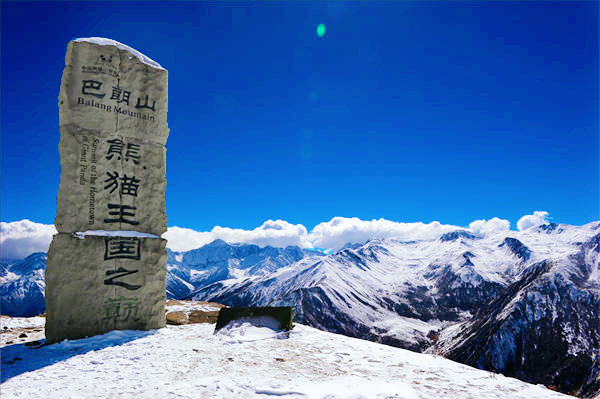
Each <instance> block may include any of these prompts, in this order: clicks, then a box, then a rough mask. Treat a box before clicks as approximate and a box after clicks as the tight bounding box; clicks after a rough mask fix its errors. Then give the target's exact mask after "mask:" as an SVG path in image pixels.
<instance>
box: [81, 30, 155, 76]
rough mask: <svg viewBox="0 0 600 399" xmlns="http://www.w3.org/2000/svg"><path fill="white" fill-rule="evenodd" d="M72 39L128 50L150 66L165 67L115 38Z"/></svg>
mask: <svg viewBox="0 0 600 399" xmlns="http://www.w3.org/2000/svg"><path fill="white" fill-rule="evenodd" d="M74 41H75V42H88V43H94V44H98V45H100V46H115V47H117V48H119V49H121V50H125V51H128V52H129V53H130V54H131V55H133V56H134V57H136V58H137V59H138V60H140V61H141V62H143V63H144V64H146V65H149V66H151V67H152V68H157V69H165V68H163V67H162V66H161V65H160V64H159V63H158V62H156V61H154V60H153V59H151V58H150V57H148V56H146V55H144V54H142V53H141V52H139V51H138V50H136V49H134V48H132V47H129V46H128V45H126V44H123V43H120V42H118V41H116V40H113V39H107V38H105V37H80V38H78V39H75V40H74Z"/></svg>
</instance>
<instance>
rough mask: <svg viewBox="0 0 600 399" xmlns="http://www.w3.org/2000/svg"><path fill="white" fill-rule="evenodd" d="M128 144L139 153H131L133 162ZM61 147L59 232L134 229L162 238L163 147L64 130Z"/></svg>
mask: <svg viewBox="0 0 600 399" xmlns="http://www.w3.org/2000/svg"><path fill="white" fill-rule="evenodd" d="M115 140H116V141H115ZM121 142H122V143H123V151H122V153H119V152H117V151H118V150H119V147H120V143H121ZM129 145H133V146H135V147H132V148H135V150H136V151H135V154H133V152H131V150H130V155H135V158H132V157H127V156H126V154H127V149H126V148H127V146H129ZM59 148H60V161H61V162H60V163H61V179H60V186H59V190H58V210H57V214H56V219H55V225H56V229H57V230H58V231H59V232H64V233H71V232H75V231H86V230H135V231H141V232H145V233H152V234H156V235H160V234H162V233H163V232H165V231H166V230H167V216H166V211H165V189H166V185H167V181H166V179H165V173H166V167H165V165H166V150H165V147H164V146H163V145H160V144H153V143H144V142H142V141H140V140H139V139H130V138H124V137H116V136H113V137H110V138H105V137H102V136H100V135H98V134H97V133H94V132H91V131H84V130H77V129H76V128H74V127H63V128H62V134H61V140H60V147H59ZM136 162H137V164H136ZM121 206H124V207H126V208H123V210H124V213H121V208H120V207H121Z"/></svg>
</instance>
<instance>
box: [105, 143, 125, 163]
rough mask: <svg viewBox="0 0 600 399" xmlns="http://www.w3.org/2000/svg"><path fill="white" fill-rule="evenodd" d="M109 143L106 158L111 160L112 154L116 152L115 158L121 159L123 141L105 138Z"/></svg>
mask: <svg viewBox="0 0 600 399" xmlns="http://www.w3.org/2000/svg"><path fill="white" fill-rule="evenodd" d="M106 142H107V143H109V144H110V146H109V147H108V152H107V153H106V159H108V160H111V159H112V157H113V154H118V155H117V159H118V160H121V153H122V152H123V141H122V140H120V139H112V140H106Z"/></svg>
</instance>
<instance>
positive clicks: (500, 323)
mask: <svg viewBox="0 0 600 399" xmlns="http://www.w3.org/2000/svg"><path fill="white" fill-rule="evenodd" d="M598 233H599V234H596V235H595V236H594V237H592V238H591V239H589V240H588V241H587V242H582V243H581V244H579V245H577V247H579V248H580V251H579V252H578V253H575V254H572V253H564V254H562V256H558V257H554V259H552V260H550V261H547V260H545V261H542V262H539V263H536V264H534V265H533V266H531V267H529V268H527V269H526V270H525V271H524V272H523V275H522V276H521V278H520V279H519V280H518V281H517V282H515V283H514V284H512V285H510V286H509V287H508V288H507V289H506V290H505V293H504V295H502V296H500V297H497V298H495V299H494V300H493V301H492V302H491V303H490V304H489V305H487V306H485V307H483V308H482V309H481V310H480V312H479V313H478V314H477V315H476V316H475V317H474V318H472V319H471V320H469V321H468V322H465V323H463V324H462V325H460V326H457V327H452V328H450V329H448V330H446V331H443V332H442V334H441V337H440V341H439V342H438V345H436V348H435V349H434V350H435V351H437V352H441V353H444V354H446V355H447V356H449V357H450V358H452V359H455V360H457V361H460V362H462V363H466V364H470V365H473V366H476V367H480V368H485V369H487V370H493V371H497V372H502V373H504V374H507V375H511V376H515V377H517V378H521V379H524V380H527V381H530V382H542V381H543V382H544V383H546V384H551V385H554V386H557V387H559V388H560V389H561V391H563V392H570V393H573V394H579V395H584V396H588V397H592V396H594V395H598V394H600V279H599V278H598V276H599V273H598V271H599V269H600V231H599V232H598ZM579 238H582V237H579Z"/></svg>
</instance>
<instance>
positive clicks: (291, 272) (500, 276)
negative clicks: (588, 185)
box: [194, 222, 600, 395]
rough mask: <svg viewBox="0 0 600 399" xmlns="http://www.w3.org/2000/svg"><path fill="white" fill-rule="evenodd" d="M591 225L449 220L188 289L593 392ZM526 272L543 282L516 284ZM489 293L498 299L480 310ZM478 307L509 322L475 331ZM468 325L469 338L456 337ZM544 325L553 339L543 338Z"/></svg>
mask: <svg viewBox="0 0 600 399" xmlns="http://www.w3.org/2000/svg"><path fill="white" fill-rule="evenodd" d="M598 233H600V223H598V222H595V223H591V224H588V225H585V226H581V227H577V226H568V225H556V224H550V225H544V226H540V227H536V228H532V229H529V230H525V231H522V232H496V233H493V234H487V235H475V234H472V233H470V232H466V231H457V232H452V233H448V234H445V235H444V236H442V237H440V238H439V239H437V240H429V241H413V242H402V241H397V240H392V239H387V240H373V241H370V242H368V243H366V244H364V245H362V246H360V247H357V248H346V249H344V250H342V251H340V252H338V253H336V254H333V255H330V256H327V257H324V258H321V259H319V260H317V261H314V260H311V259H305V260H302V261H300V262H297V263H296V264H293V265H290V266H289V267H284V268H281V269H279V270H277V271H276V272H274V273H271V274H268V275H265V276H262V277H260V276H258V277H257V276H254V277H250V278H246V279H238V280H237V281H235V280H228V281H222V282H217V283H214V284H212V285H210V286H208V287H205V288H203V289H201V290H198V291H197V292H196V293H195V295H194V299H196V300H211V301H216V302H220V303H224V304H226V305H249V304H252V305H289V306H294V308H295V312H296V319H297V320H298V321H300V322H302V323H305V324H308V325H311V326H313V327H317V328H319V329H324V330H328V331H332V332H336V333H343V334H346V335H349V336H353V337H359V338H363V339H368V340H375V341H378V342H383V343H387V344H391V345H394V346H399V347H403V348H409V349H413V350H417V351H422V350H424V349H426V348H428V347H430V346H431V345H432V344H434V343H435V342H436V341H437V340H438V339H440V338H438V337H439V336H440V333H441V341H442V342H440V343H439V347H436V348H433V349H432V350H442V351H443V352H444V353H449V354H450V356H454V358H455V359H457V360H460V361H464V362H469V364H472V365H474V366H477V367H482V368H487V369H490V370H498V371H502V372H505V373H510V374H511V375H514V376H518V377H519V378H522V379H525V380H529V381H535V382H546V383H553V384H556V385H557V386H558V387H559V388H560V389H562V390H563V391H565V392H572V391H575V392H581V393H584V394H587V395H591V393H595V392H596V391H598V387H596V385H594V381H595V380H596V378H597V377H598V376H599V374H598V369H599V368H600V367H599V365H598V363H599V359H598V352H599V351H598V348H599V347H600V345H599V344H598V343H599V342H600V326H599V325H598V322H599V320H600V289H599V287H600V280H599V277H600V271H599V267H598V256H597V248H598V245H597V241H598ZM532 283H533V284H534V286H535V287H538V288H539V289H538V288H536V289H534V290H532V291H528V290H525V291H523V290H522V289H523V288H526V287H530V286H531V284H532ZM524 298H525V302H524ZM557 298H558V299H557ZM559 299H560V300H559ZM491 301H496V302H493V303H496V305H494V306H495V307H498V306H500V305H497V304H498V303H501V304H502V305H501V306H500V308H501V309H496V310H494V311H491V310H488V309H490V308H489V307H488V305H489V304H490V302H491ZM525 308H526V309H525ZM514 309H517V310H516V311H514ZM523 309H525V310H523ZM500 310H504V312H501V311H500ZM486 312H487V313H490V312H492V313H490V314H489V315H488V316H486ZM509 315H510V316H509ZM486 317H487V318H488V319H489V318H496V317H497V318H499V319H501V320H508V322H507V323H505V329H502V330H497V329H494V328H490V330H489V331H488V330H481V323H482V322H481V320H482V318H484V319H485V318H486ZM541 319H543V320H542V322H539V320H541ZM545 320H550V322H548V323H545V324H544V323H543V321H545ZM469 321H473V322H475V321H477V323H475V324H472V323H471V324H466V325H467V327H465V328H467V329H468V330H469V331H468V332H466V333H465V332H462V331H464V330H463V329H459V330H457V327H456V323H466V322H469ZM491 325H495V324H493V323H492V324H491ZM445 329H446V330H445ZM448 331H455V332H456V331H461V336H460V337H455V336H453V335H452V334H450V333H448ZM482 331H484V332H483V333H482ZM486 331H487V332H486ZM540 331H544V333H543V334H542V333H540ZM492 332H493V334H492ZM487 333H489V334H492V335H490V336H486V335H485V334H487ZM471 336H475V337H476V339H474V340H472V341H470V342H471V343H469V344H468V345H466V346H464V345H463V341H464V340H465V339H466V338H467V337H471ZM542 336H544V337H548V339H550V337H551V338H552V339H551V342H552V345H548V346H544V344H545V343H547V341H544V340H542V338H541V337H542ZM507 337H508V338H507ZM446 340H450V341H451V342H449V343H448V344H445V341H446ZM518 341H519V342H520V343H518V344H517V343H516V342H518ZM473 342H475V343H477V344H476V345H475V344H474V343H473ZM507 342H509V343H508V344H507ZM519 345H520V346H519ZM459 347H461V348H463V350H462V352H461V353H463V354H464V353H466V354H472V353H473V351H475V350H477V353H478V356H479V357H478V358H477V359H472V358H471V357H468V356H467V357H465V356H458V355H457V354H456V351H455V350H454V349H451V348H459ZM440 348H442V349H440ZM517 354H518V356H517ZM548 357H552V361H548ZM490 359H492V360H490ZM498 359H502V360H498ZM510 359H513V360H514V361H512V363H511V362H509V361H508V360H510ZM517 359H522V361H521V362H520V363H519V362H517ZM565 364H566V365H567V366H565ZM540 370H541V371H540ZM590 392H591V393H590Z"/></svg>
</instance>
